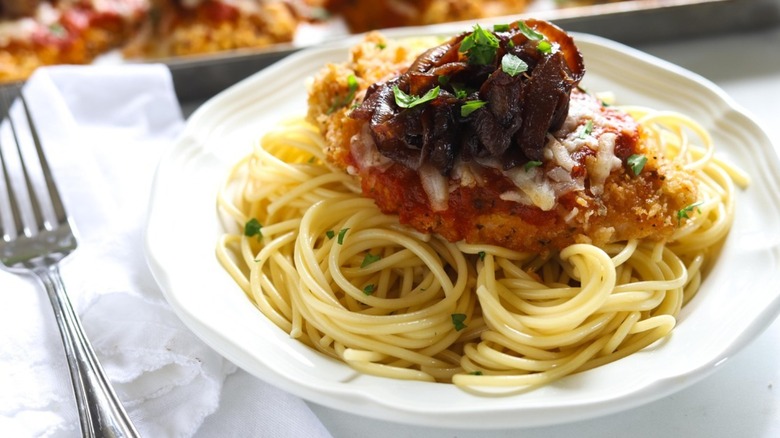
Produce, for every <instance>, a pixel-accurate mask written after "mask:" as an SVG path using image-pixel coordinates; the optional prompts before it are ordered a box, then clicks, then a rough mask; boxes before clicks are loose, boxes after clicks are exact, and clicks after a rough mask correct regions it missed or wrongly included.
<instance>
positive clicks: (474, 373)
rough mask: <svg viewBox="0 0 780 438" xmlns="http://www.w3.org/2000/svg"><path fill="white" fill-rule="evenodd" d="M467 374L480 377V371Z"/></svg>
mask: <svg viewBox="0 0 780 438" xmlns="http://www.w3.org/2000/svg"><path fill="white" fill-rule="evenodd" d="M469 374H471V375H472V376H481V375H482V371H480V370H476V371H472V372H470V373H469Z"/></svg>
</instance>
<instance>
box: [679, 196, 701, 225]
mask: <svg viewBox="0 0 780 438" xmlns="http://www.w3.org/2000/svg"><path fill="white" fill-rule="evenodd" d="M701 204H702V201H699V202H694V203H693V204H691V205H689V206H687V207H685V208H682V209H680V210H678V211H677V225H679V224H680V222H682V220H683V219H690V218H691V216H690V215H691V213H692V212H693V210H694V209H695V210H696V211H697V212H699V213H701V209H700V208H699V206H700V205H701Z"/></svg>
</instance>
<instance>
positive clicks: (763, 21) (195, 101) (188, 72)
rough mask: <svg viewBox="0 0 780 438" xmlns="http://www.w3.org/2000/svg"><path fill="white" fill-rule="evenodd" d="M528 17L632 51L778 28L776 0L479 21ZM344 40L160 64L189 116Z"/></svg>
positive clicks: (567, 10)
mask: <svg viewBox="0 0 780 438" xmlns="http://www.w3.org/2000/svg"><path fill="white" fill-rule="evenodd" d="M528 17H535V18H541V19H546V20H549V21H552V22H555V23H556V24H558V25H559V26H561V27H563V28H564V29H566V30H567V31H574V32H583V33H590V34H594V35H599V36H603V37H606V38H609V39H612V40H616V41H620V42H623V43H625V44H629V45H637V44H642V43H649V42H660V41H668V40H672V39H680V38H692V37H698V36H705V35H714V34H726V33H729V32H744V31H750V30H758V29H762V28H767V27H770V26H774V25H777V24H778V23H780V0H624V1H614V2H609V3H603V4H592V5H583V6H569V7H560V6H557V4H556V3H555V0H534V1H533V2H532V3H531V4H530V6H529V9H528V10H527V11H526V12H524V13H522V14H518V15H513V16H508V17H497V18H493V19H489V20H480V21H481V22H485V23H491V22H507V21H511V20H515V19H518V18H528ZM450 25H452V23H450ZM336 28H338V27H336ZM346 35H347V33H346V31H344V30H342V31H341V32H340V34H339V32H334V33H333V34H331V35H326V36H325V38H320V39H315V40H314V41H313V42H311V43H309V44H307V43H306V42H304V43H294V44H283V45H278V46H274V47H273V48H270V49H265V50H255V51H252V50H250V51H236V52H230V53H224V54H217V55H208V56H199V57H189V58H180V59H171V60H168V61H165V62H166V64H167V65H168V66H169V68H170V70H171V72H172V74H173V78H174V84H175V86H176V92H177V95H178V97H179V99H180V101H181V103H182V106H183V108H184V110H185V113H188V112H189V111H191V110H192V109H193V108H194V107H196V106H197V105H199V104H200V103H202V102H203V101H204V100H206V99H208V98H209V97H211V96H213V95H215V94H216V93H218V92H219V91H221V90H223V89H225V88H227V87H228V86H230V85H232V84H234V83H236V82H238V81H240V80H241V79H244V78H246V77H248V76H250V75H251V74H253V73H255V72H257V71H258V70H261V69H263V68H264V67H267V66H268V65H270V64H272V63H274V62H276V61H278V60H279V59H281V58H284V57H285V56H287V55H289V54H291V53H293V52H295V51H297V50H300V49H302V48H305V47H307V46H308V45H314V44H318V43H321V42H324V41H328V40H332V39H336V38H340V37H341V38H343V37H345V36H346Z"/></svg>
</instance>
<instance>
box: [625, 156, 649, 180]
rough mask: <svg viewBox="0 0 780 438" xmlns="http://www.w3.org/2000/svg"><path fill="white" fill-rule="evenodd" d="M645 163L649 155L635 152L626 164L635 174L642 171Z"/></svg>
mask: <svg viewBox="0 0 780 438" xmlns="http://www.w3.org/2000/svg"><path fill="white" fill-rule="evenodd" d="M645 163H647V157H646V156H644V155H642V154H633V155H631V156H630V157H628V159H627V160H626V164H628V167H629V168H631V172H633V173H634V175H639V173H640V172H642V169H644V167H645Z"/></svg>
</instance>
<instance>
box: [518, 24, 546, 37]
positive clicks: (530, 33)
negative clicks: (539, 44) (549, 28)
mask: <svg viewBox="0 0 780 438" xmlns="http://www.w3.org/2000/svg"><path fill="white" fill-rule="evenodd" d="M517 27H518V28H519V29H520V33H522V34H523V35H525V37H526V38H528V39H529V40H534V41H540V40H543V39H544V35H542V34H540V33H539V32H537V31H535V30H533V29H531V28H530V27H528V25H527V24H525V21H518V22H517Z"/></svg>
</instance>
